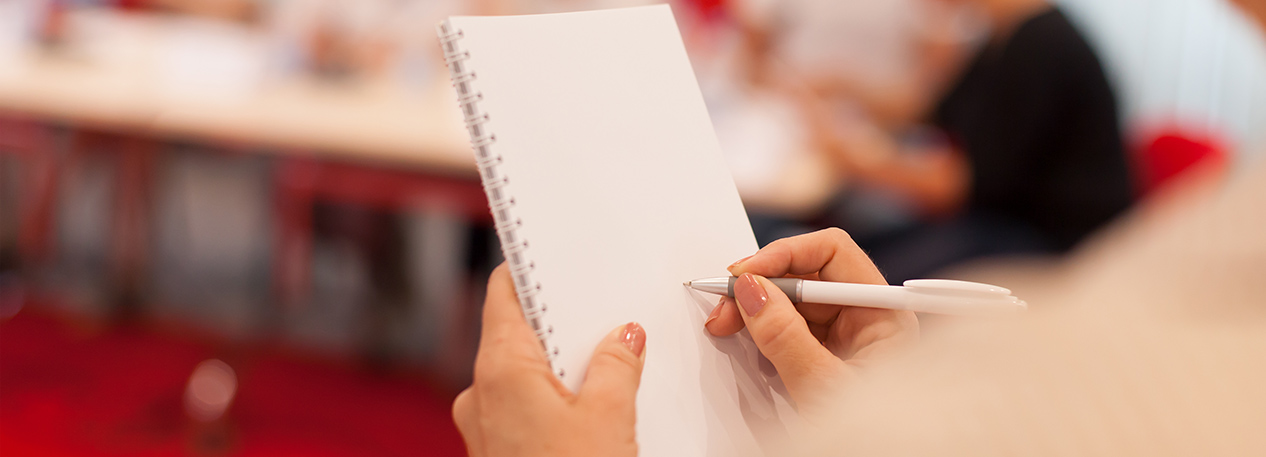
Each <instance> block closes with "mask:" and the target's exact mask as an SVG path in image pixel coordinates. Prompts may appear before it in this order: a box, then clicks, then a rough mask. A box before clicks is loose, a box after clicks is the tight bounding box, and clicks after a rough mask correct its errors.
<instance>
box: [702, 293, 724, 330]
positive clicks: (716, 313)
mask: <svg viewBox="0 0 1266 457" xmlns="http://www.w3.org/2000/svg"><path fill="white" fill-rule="evenodd" d="M722 306H725V297H722V298H721V301H719V302H717V305H716V306H714V307H712V313H711V314H708V319H707V320H705V321H703V326H704V327H705V328H706V327H707V326H708V324H711V323H712V321H715V320H717V318H718V317H721V307H722Z"/></svg>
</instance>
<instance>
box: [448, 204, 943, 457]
mask: <svg viewBox="0 0 1266 457" xmlns="http://www.w3.org/2000/svg"><path fill="white" fill-rule="evenodd" d="M729 269H730V271H731V272H732V273H735V274H738V275H741V278H742V281H740V283H741V284H743V286H742V287H736V293H737V295H738V300H737V301H736V300H732V299H726V300H722V301H721V303H719V304H718V305H717V307H716V308H715V310H714V311H713V312H712V315H711V316H710V317H709V318H708V320H707V322H706V324H705V327H706V330H705V329H701V331H707V332H709V333H711V334H712V335H714V336H717V337H724V338H731V337H733V336H731V335H733V334H734V333H735V332H738V331H739V330H740V329H743V328H745V327H746V328H747V329H748V330H749V332H750V334H751V335H752V339H753V340H754V341H755V342H756V345H757V347H758V348H759V349H760V351H761V353H762V354H764V355H765V357H766V358H768V359H769V360H770V361H771V362H773V364H774V366H775V367H776V368H777V369H778V372H779V375H780V376H781V377H782V379H783V381H784V383H785V384H786V385H787V388H788V391H789V393H790V394H791V396H792V400H793V401H795V402H796V404H797V405H799V406H798V407H799V410H800V412H801V414H802V415H803V416H804V417H805V418H806V419H814V418H816V417H818V415H819V414H820V413H822V412H825V409H826V408H825V407H824V406H823V405H825V403H824V402H820V401H819V399H821V398H824V397H825V396H826V395H830V394H832V393H833V392H836V391H838V390H839V389H842V388H846V387H847V386H848V385H849V381H850V380H851V379H853V378H855V377H857V376H858V374H859V371H860V370H861V369H862V368H863V367H865V366H866V365H867V364H868V363H871V362H872V361H875V360H879V359H881V358H883V357H885V356H886V355H888V354H890V353H891V352H893V351H896V350H898V349H899V348H901V347H903V346H906V345H908V344H910V343H912V342H914V341H916V340H917V339H918V328H919V326H918V321H917V320H916V319H915V316H914V314H913V313H910V312H903V311H890V310H876V309H866V308H852V307H840V306H829V305H814V304H799V305H793V304H792V303H791V301H790V300H789V299H788V298H787V296H786V295H784V294H783V293H782V291H780V290H778V288H777V287H774V286H773V285H772V284H771V283H770V282H769V281H768V280H767V279H765V277H767V276H769V277H772V276H786V275H794V276H797V277H803V278H813V279H821V280H825V281H850V282H861V283H870V284H885V282H884V279H883V276H882V275H880V274H879V270H877V269H876V268H875V265H874V264H873V263H871V262H870V259H869V258H867V257H866V254H865V253H863V252H862V251H861V249H859V248H858V247H857V245H856V244H855V243H853V241H852V240H851V239H850V238H849V237H848V234H846V233H844V231H842V230H839V229H828V230H823V231H819V232H815V233H811V234H807V235H801V236H798V237H793V238H787V239H784V240H779V241H777V242H774V243H772V244H770V245H769V246H767V247H765V248H764V249H761V250H760V251H759V252H757V253H756V254H755V255H752V256H750V257H748V258H746V259H743V260H741V261H739V262H736V263H735V264H734V265H731V266H730V268H729ZM758 302H760V303H761V306H760V310H759V311H754V312H752V313H748V312H746V311H741V310H742V309H745V308H744V307H747V309H754V308H753V307H754V306H755V305H756V304H757V303H758ZM740 303H742V305H740ZM481 335H482V336H481V339H480V342H479V354H478V356H477V357H476V360H475V381H474V384H473V385H471V387H470V388H468V389H466V390H465V391H463V392H462V393H461V394H460V395H458V397H457V399H456V400H455V401H454V402H453V419H454V421H455V422H456V424H457V428H458V430H459V431H461V433H462V438H463V439H464V440H465V441H466V446H467V450H468V451H469V453H470V455H472V456H479V457H483V456H538V455H539V456H545V455H550V456H593V455H603V456H608V455H628V456H634V455H637V443H636V440H635V437H634V424H635V423H636V411H635V408H634V403H635V399H636V397H637V386H638V382H639V380H640V378H641V372H642V366H643V363H644V361H645V358H646V354H645V352H644V351H645V341H646V335H645V332H644V331H642V330H641V327H635V328H633V329H632V331H630V327H629V326H623V327H621V328H617V329H615V330H613V331H612V332H611V334H610V335H608V336H607V338H606V339H604V340H603V341H602V342H601V343H600V344H599V346H598V348H597V349H596V350H595V352H594V356H593V359H592V360H591V361H590V365H589V372H588V373H587V374H586V376H585V384H584V385H583V386H582V387H581V389H580V391H579V392H578V393H576V394H572V393H571V392H569V391H568V390H567V388H565V387H564V386H563V385H562V384H561V383H559V382H558V380H557V379H556V378H555V377H554V375H553V374H552V373H551V372H550V368H549V363H548V362H547V361H546V359H545V356H544V355H543V354H542V353H541V352H542V351H541V346H540V343H539V342H537V340H536V336H535V334H533V333H532V331H531V329H530V328H529V327H528V324H527V322H526V320H525V319H524V318H523V315H522V313H521V312H520V310H519V304H518V298H517V296H516V295H515V292H514V284H513V282H512V280H511V278H510V274H509V271H508V270H507V268H506V266H505V265H501V266H500V267H498V268H497V269H496V271H494V272H493V274H492V277H490V278H489V280H488V297H487V299H486V301H485V303H484V317H483V333H482V334H481Z"/></svg>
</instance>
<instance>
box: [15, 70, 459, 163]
mask: <svg viewBox="0 0 1266 457" xmlns="http://www.w3.org/2000/svg"><path fill="white" fill-rule="evenodd" d="M19 58H20V59H21V60H20V61H19V62H18V64H17V65H14V66H13V67H11V68H10V69H9V70H6V71H4V72H3V73H0V110H4V111H10V112H15V113H18V114H22V115H26V116H30V117H35V118H40V119H46V120H56V121H63V122H67V123H71V124H75V125H84V126H89V127H92V128H96V129H103V130H109V131H117V132H124V133H135V134H142V135H147V136H153V137H158V138H172V139H197V140H203V141H210V142H218V143H230V144H241V145H244V146H258V147H267V148H270V149H275V150H277V151H280V152H283V153H297V152H301V153H304V154H316V155H319V156H322V157H325V158H331V159H343V160H349V161H353V162H371V163H375V164H381V165H388V166H403V167H406V168H410V169H417V170H425V171H430V172H440V173H444V174H449V175H459V176H467V177H472V178H473V177H474V176H475V167H474V159H473V157H471V155H470V151H469V146H468V144H467V140H466V137H465V129H464V128H463V127H462V125H461V119H460V118H459V117H458V115H457V110H456V109H455V107H456V101H455V100H450V99H451V98H453V96H452V94H451V91H450V89H448V87H447V82H446V81H445V82H442V83H441V82H437V83H436V84H433V85H432V86H433V87H430V88H427V89H425V90H420V91H417V92H409V91H407V90H405V89H404V88H401V87H398V86H393V85H390V84H385V83H361V84H353V83H347V84H341V85H340V84H334V83H329V82H323V81H313V80H309V79H291V80H282V81H276V82H266V83H263V84H262V85H261V87H260V88H259V89H258V90H255V91H253V92H252V93H251V94H249V96H240V97H215V96H214V94H211V95H204V94H199V93H197V92H196V91H195V90H193V89H191V90H190V92H188V93H180V92H172V91H166V92H164V91H162V90H156V87H161V86H162V83H160V82H158V81H154V78H153V76H152V75H149V74H146V73H145V72H143V71H142V70H143V69H142V68H132V69H129V70H123V69H120V68H117V67H118V66H117V65H115V66H105V65H96V64H94V63H92V62H86V61H83V60H81V59H78V58H75V57H73V56H64V55H47V54H43V53H38V52H30V53H28V54H27V55H24V56H20V57H19ZM450 107H451V108H453V109H447V108H450Z"/></svg>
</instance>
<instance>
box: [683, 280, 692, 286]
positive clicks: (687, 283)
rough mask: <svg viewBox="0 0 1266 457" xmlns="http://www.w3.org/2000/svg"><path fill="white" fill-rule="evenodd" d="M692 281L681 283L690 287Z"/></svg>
mask: <svg viewBox="0 0 1266 457" xmlns="http://www.w3.org/2000/svg"><path fill="white" fill-rule="evenodd" d="M690 282H691V281H686V282H683V283H681V285H683V286H686V287H690Z"/></svg>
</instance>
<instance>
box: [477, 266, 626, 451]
mask: <svg viewBox="0 0 1266 457" xmlns="http://www.w3.org/2000/svg"><path fill="white" fill-rule="evenodd" d="M480 335H481V337H480V340H479V354H478V355H477V356H476V358H475V376H474V378H475V380H474V384H473V385H471V386H470V387H469V388H467V389H466V390H464V391H462V393H461V394H459V395H458V396H457V399H456V400H454V401H453V421H454V422H455V423H456V424H457V429H458V431H460V432H461V434H462V439H463V440H465V442H466V450H467V453H468V454H469V455H471V456H472V457H485V456H594V455H602V456H636V455H637V442H636V441H635V440H634V435H633V430H634V429H633V426H634V424H635V422H636V412H635V411H634V400H635V399H636V398H637V386H638V383H639V382H640V381H641V378H642V365H643V363H644V361H645V360H646V353H645V347H646V332H645V331H644V330H642V328H641V326H638V325H637V324H633V323H630V324H628V325H624V326H620V327H619V328H616V329H614V330H612V331H611V333H610V334H608V335H607V337H606V338H604V339H603V340H602V342H600V343H599V344H598V348H597V349H596V350H595V351H594V355H593V358H592V359H591V360H590V362H589V371H588V372H587V373H586V374H585V383H584V385H583V386H581V388H580V391H579V392H577V393H575V394H573V393H572V392H571V391H569V390H568V389H567V388H566V387H565V386H563V385H562V383H560V382H559V381H558V378H556V377H554V374H553V372H551V371H550V367H549V362H548V361H546V359H545V354H544V353H543V351H541V344H540V342H538V341H537V339H536V335H535V334H534V333H533V332H532V330H531V328H530V327H528V324H527V321H526V320H525V319H524V317H523V313H522V311H520V308H519V300H518V297H517V295H515V292H514V282H513V279H511V277H510V271H509V268H507V267H506V265H505V264H501V265H500V266H498V267H497V268H496V270H494V271H493V272H492V276H491V277H490V278H488V294H487V299H486V300H485V301H484V315H483V330H482V333H481V334H480Z"/></svg>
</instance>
